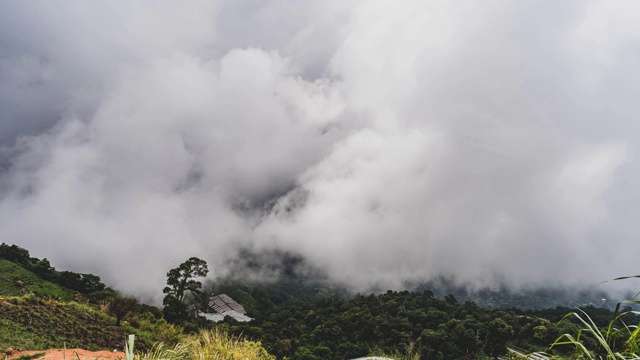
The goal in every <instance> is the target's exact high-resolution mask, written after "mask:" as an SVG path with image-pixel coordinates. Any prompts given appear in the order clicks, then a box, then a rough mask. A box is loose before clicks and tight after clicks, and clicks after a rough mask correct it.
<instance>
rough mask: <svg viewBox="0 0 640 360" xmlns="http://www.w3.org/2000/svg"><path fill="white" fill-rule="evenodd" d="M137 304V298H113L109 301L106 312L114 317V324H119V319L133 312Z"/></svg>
mask: <svg viewBox="0 0 640 360" xmlns="http://www.w3.org/2000/svg"><path fill="white" fill-rule="evenodd" d="M136 305H138V300H136V299H133V298H126V297H125V298H113V299H112V300H111V301H110V302H109V307H108V308H107V313H108V314H109V315H111V316H113V317H115V318H116V326H120V321H121V320H122V319H123V318H124V317H125V316H127V315H128V314H129V313H131V312H133V311H134V310H135V309H136Z"/></svg>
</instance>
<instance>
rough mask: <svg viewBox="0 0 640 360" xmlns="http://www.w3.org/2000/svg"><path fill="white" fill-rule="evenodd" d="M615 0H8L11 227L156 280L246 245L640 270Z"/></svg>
mask: <svg viewBox="0 0 640 360" xmlns="http://www.w3.org/2000/svg"><path fill="white" fill-rule="evenodd" d="M619 4H620V3H615V4H613V3H611V2H588V3H583V2H565V3H562V4H557V3H551V2H518V3H513V2H506V1H492V2H489V3H486V2H483V3H478V2H472V1H468V2H463V3H456V4H455V5H454V4H450V3H447V2H436V1H433V2H423V1H415V2H414V1H407V2H392V1H367V2H337V1H336V2H323V3H318V2H289V1H270V2H266V3H265V2H256V1H228V2H227V1H219V2H202V3H190V4H188V5H184V4H177V3H172V2H166V3H160V4H158V3H156V2H153V3H152V2H144V1H143V2H135V3H129V2H104V3H91V4H84V3H75V2H62V3H56V4H53V3H52V4H41V3H30V2H7V3H4V4H3V5H2V7H3V8H4V9H3V10H6V11H1V12H0V13H2V14H3V15H1V18H0V20H7V21H0V23H2V24H3V25H2V29H1V30H2V31H1V33H2V34H3V35H1V36H0V40H2V42H1V43H0V104H2V105H3V109H5V111H4V112H3V118H4V119H8V120H7V121H5V122H4V123H3V124H2V127H1V129H2V134H1V135H2V136H1V139H0V141H2V142H4V144H5V146H4V148H3V150H2V152H1V153H0V154H3V157H4V158H5V162H6V163H7V164H8V165H6V166H5V170H4V172H3V174H2V178H1V182H0V191H1V193H0V240H1V241H5V242H9V243H17V244H19V245H22V246H25V247H27V248H29V249H31V250H32V251H33V253H34V254H35V255H36V256H40V257H44V256H46V257H48V258H50V259H52V260H53V261H54V264H55V265H58V266H60V267H69V268H72V269H74V270H77V271H86V272H97V273H99V274H100V275H101V276H103V277H104V278H105V279H106V280H107V281H109V282H110V283H112V284H114V285H115V286H116V287H118V288H120V289H122V290H124V291H125V292H130V293H137V294H139V295H141V296H157V294H158V293H159V289H161V288H162V283H163V282H164V273H165V272H166V270H167V269H168V268H170V267H173V266H174V264H175V263H176V262H180V261H182V260H184V258H186V257H188V256H192V255H199V256H201V257H203V258H206V259H207V260H208V261H209V262H210V263H211V264H212V268H213V271H214V273H216V274H223V273H224V272H225V271H226V270H227V269H226V265H225V264H228V263H229V262H230V261H231V260H232V259H233V257H234V256H237V250H238V249H240V248H251V249H253V250H254V251H271V250H280V251H286V252H290V253H294V254H298V255H301V256H303V257H304V258H305V259H307V261H308V262H309V263H310V264H311V265H313V266H316V267H319V268H320V269H322V270H324V271H326V272H327V273H328V274H329V276H330V277H331V278H332V279H333V280H335V281H338V282H343V283H347V284H350V285H352V286H354V287H355V288H357V289H359V290H366V289H368V288H372V287H378V288H381V287H382V288H384V287H393V288H400V287H402V286H403V284H404V283H405V282H406V281H422V280H428V279H430V278H432V277H435V276H440V275H444V276H451V277H453V278H455V279H456V280H457V281H459V282H461V283H469V284H473V285H474V286H483V285H493V284H495V283H496V282H498V281H500V282H505V283H507V284H510V285H524V286H529V285H539V284H549V283H552V284H562V283H590V284H593V283H595V282H598V281H600V280H604V279H607V278H611V277H614V276H618V275H626V274H629V273H632V272H634V271H635V270H636V269H634V268H633V266H632V264H633V263H634V254H635V252H634V251H629V249H637V248H638V247H637V245H636V243H637V241H636V239H635V234H637V233H638V230H640V229H639V226H638V224H637V221H636V220H635V217H634V214H635V213H637V211H638V210H639V209H640V203H639V202H638V201H639V200H640V198H639V197H638V196H637V195H634V194H635V193H636V192H635V191H634V186H635V184H637V183H638V180H640V176H639V173H638V170H637V169H638V168H639V167H638V165H639V164H638V161H640V159H638V149H637V148H636V147H635V144H636V143H637V140H638V135H637V134H638V131H637V130H638V126H637V125H636V124H637V119H636V117H637V114H639V113H640V103H639V102H638V101H637V98H638V95H639V94H638V92H639V90H638V87H637V84H638V83H639V82H638V81H639V80H640V73H639V71H638V70H637V66H635V64H637V63H638V60H640V59H639V57H640V47H639V46H638V44H640V41H639V40H640V35H638V34H640V32H638V31H637V30H638V29H637V28H638V25H637V24H640V22H638V20H640V19H639V18H640V9H638V7H637V6H636V5H634V3H625V4H624V5H623V6H621V5H619ZM627 5H628V6H627ZM7 14H13V16H12V17H11V16H9V15H7ZM10 18H11V19H10ZM9 20H10V21H9ZM5 105H6V106H5ZM21 135H22V136H21Z"/></svg>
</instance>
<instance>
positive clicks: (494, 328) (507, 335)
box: [485, 318, 513, 359]
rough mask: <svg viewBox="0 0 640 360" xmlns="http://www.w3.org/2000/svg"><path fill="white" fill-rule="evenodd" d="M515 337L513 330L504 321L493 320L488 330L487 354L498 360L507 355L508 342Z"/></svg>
mask: <svg viewBox="0 0 640 360" xmlns="http://www.w3.org/2000/svg"><path fill="white" fill-rule="evenodd" d="M512 337H513V328H512V327H511V326H509V325H508V324H507V323H506V322H505V321H504V320H502V319H500V318H496V319H493V320H491V322H490V323H489V327H488V329H487V340H486V345H485V352H486V353H487V354H488V355H490V356H492V357H493V358H494V359H498V358H499V357H500V356H502V355H505V354H506V353H507V342H508V341H509V340H511V338H512Z"/></svg>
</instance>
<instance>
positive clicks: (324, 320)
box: [223, 291, 557, 360]
mask: <svg viewBox="0 0 640 360" xmlns="http://www.w3.org/2000/svg"><path fill="white" fill-rule="evenodd" d="M496 319H498V320H496ZM223 324H224V325H225V326H226V327H227V328H229V329H230V330H231V331H233V333H236V334H240V333H242V334H245V335H246V336H248V337H249V338H252V339H257V340H261V341H262V343H263V344H264V346H265V347H266V348H267V350H269V352H270V353H271V354H274V355H275V356H276V357H277V358H278V359H283V358H285V357H287V358H289V359H292V360H299V359H323V360H325V359H352V358H358V357H363V356H367V355H371V354H378V355H382V354H387V356H389V357H391V358H394V357H404V358H413V359H415V358H417V357H419V358H420V359H463V358H464V359H473V358H482V357H483V356H485V353H488V352H490V351H494V352H495V353H501V352H502V351H504V350H506V347H505V345H506V344H507V343H509V344H520V345H522V346H523V347H525V348H527V349H529V350H536V351H538V350H542V349H546V347H547V346H548V344H549V343H548V342H546V343H544V344H542V346H540V347H539V348H537V347H535V346H532V345H531V344H530V342H532V340H531V339H532V337H533V333H534V331H533V329H534V328H536V327H539V326H544V327H545V329H546V334H545V332H544V331H542V330H541V329H538V332H539V333H540V334H543V335H544V336H553V335H555V334H557V332H556V331H557V330H556V329H555V326H554V325H553V324H552V323H551V322H549V321H546V322H545V321H544V319H540V318H539V317H536V316H530V315H529V316H525V315H521V313H518V312H517V311H512V310H510V311H505V310H501V309H487V308H482V307H479V306H477V305H475V304H474V303H471V302H466V303H463V304H459V303H458V302H457V301H455V298H454V297H448V298H446V299H444V300H441V299H437V298H435V297H434V296H433V293H432V292H429V291H425V292H424V293H422V294H417V293H411V292H408V291H402V292H392V291H389V292H387V293H385V294H381V295H368V296H363V295H358V296H356V297H354V298H353V299H348V300H347V299H338V298H325V299H322V300H320V301H318V302H315V303H310V304H309V303H307V304H300V305H294V306H283V307H278V308H274V310H272V311H271V312H269V313H261V314H260V315H259V316H257V317H256V319H255V320H254V321H252V322H250V323H237V322H233V321H230V320H225V321H224V322H223ZM490 324H492V326H490ZM490 328H491V330H490ZM541 336H542V335H541ZM492 337H493V338H492ZM501 341H502V342H501Z"/></svg>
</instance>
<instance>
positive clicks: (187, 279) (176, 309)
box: [162, 257, 209, 324]
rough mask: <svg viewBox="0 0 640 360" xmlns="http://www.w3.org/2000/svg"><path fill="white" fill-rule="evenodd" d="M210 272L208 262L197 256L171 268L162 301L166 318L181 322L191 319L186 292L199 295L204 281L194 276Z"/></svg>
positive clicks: (173, 321)
mask: <svg viewBox="0 0 640 360" xmlns="http://www.w3.org/2000/svg"><path fill="white" fill-rule="evenodd" d="M208 273H209V268H208V267H207V262H206V261H204V260H201V259H198V258H197V257H191V258H189V259H188V260H187V261H185V262H183V263H182V264H180V266H178V267H177V268H175V269H171V270H169V272H168V273H167V286H166V287H165V288H164V289H163V290H162V292H164V293H165V296H164V299H163V301H162V304H163V305H164V308H163V309H162V312H163V314H164V317H165V320H167V321H168V322H171V323H174V324H181V323H183V322H184V321H186V320H188V319H189V313H188V311H187V309H188V308H187V305H186V304H185V303H184V296H185V293H186V292H187V291H189V292H191V293H192V294H193V295H195V296H196V297H199V296H200V294H201V292H200V289H201V288H202V283H201V282H200V281H196V280H194V278H200V277H205V276H207V274H208Z"/></svg>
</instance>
